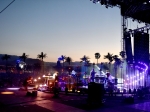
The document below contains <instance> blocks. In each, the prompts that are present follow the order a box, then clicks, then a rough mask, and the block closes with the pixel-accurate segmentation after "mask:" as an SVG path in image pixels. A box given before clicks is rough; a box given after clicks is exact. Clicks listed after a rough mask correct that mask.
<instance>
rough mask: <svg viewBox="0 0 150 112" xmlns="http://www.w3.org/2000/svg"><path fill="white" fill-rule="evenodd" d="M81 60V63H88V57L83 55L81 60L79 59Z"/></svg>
mask: <svg viewBox="0 0 150 112" xmlns="http://www.w3.org/2000/svg"><path fill="white" fill-rule="evenodd" d="M80 59H81V62H87V61H89V59H90V58H89V57H88V56H86V55H84V56H83V57H82V58H80Z"/></svg>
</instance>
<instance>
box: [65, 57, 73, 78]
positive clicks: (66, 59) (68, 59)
mask: <svg viewBox="0 0 150 112" xmlns="http://www.w3.org/2000/svg"><path fill="white" fill-rule="evenodd" d="M65 62H67V63H68V65H69V75H70V70H71V68H70V63H71V62H72V59H71V57H66V58H65Z"/></svg>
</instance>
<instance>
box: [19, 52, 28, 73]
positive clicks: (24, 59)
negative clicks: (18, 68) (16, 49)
mask: <svg viewBox="0 0 150 112" xmlns="http://www.w3.org/2000/svg"><path fill="white" fill-rule="evenodd" d="M28 56H29V55H26V53H23V54H22V56H20V59H22V60H23V61H24V63H25V61H26V59H27V58H28ZM25 64H26V63H25ZM23 71H24V73H25V67H23Z"/></svg>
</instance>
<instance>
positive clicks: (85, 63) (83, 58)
mask: <svg viewBox="0 0 150 112" xmlns="http://www.w3.org/2000/svg"><path fill="white" fill-rule="evenodd" d="M80 59H81V62H80V63H82V62H84V66H85V77H86V74H87V73H86V67H87V66H89V62H90V61H89V59H90V58H89V57H88V56H86V55H84V56H83V57H82V58H80ZM85 83H86V80H85Z"/></svg>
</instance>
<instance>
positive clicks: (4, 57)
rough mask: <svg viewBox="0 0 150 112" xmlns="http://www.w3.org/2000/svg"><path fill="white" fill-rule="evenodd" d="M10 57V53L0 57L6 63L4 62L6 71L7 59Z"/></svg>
mask: <svg viewBox="0 0 150 112" xmlns="http://www.w3.org/2000/svg"><path fill="white" fill-rule="evenodd" d="M10 58H11V57H10V55H7V54H5V55H3V56H2V57H1V59H2V60H5V61H6V63H5V69H6V72H7V61H8V59H10Z"/></svg>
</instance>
